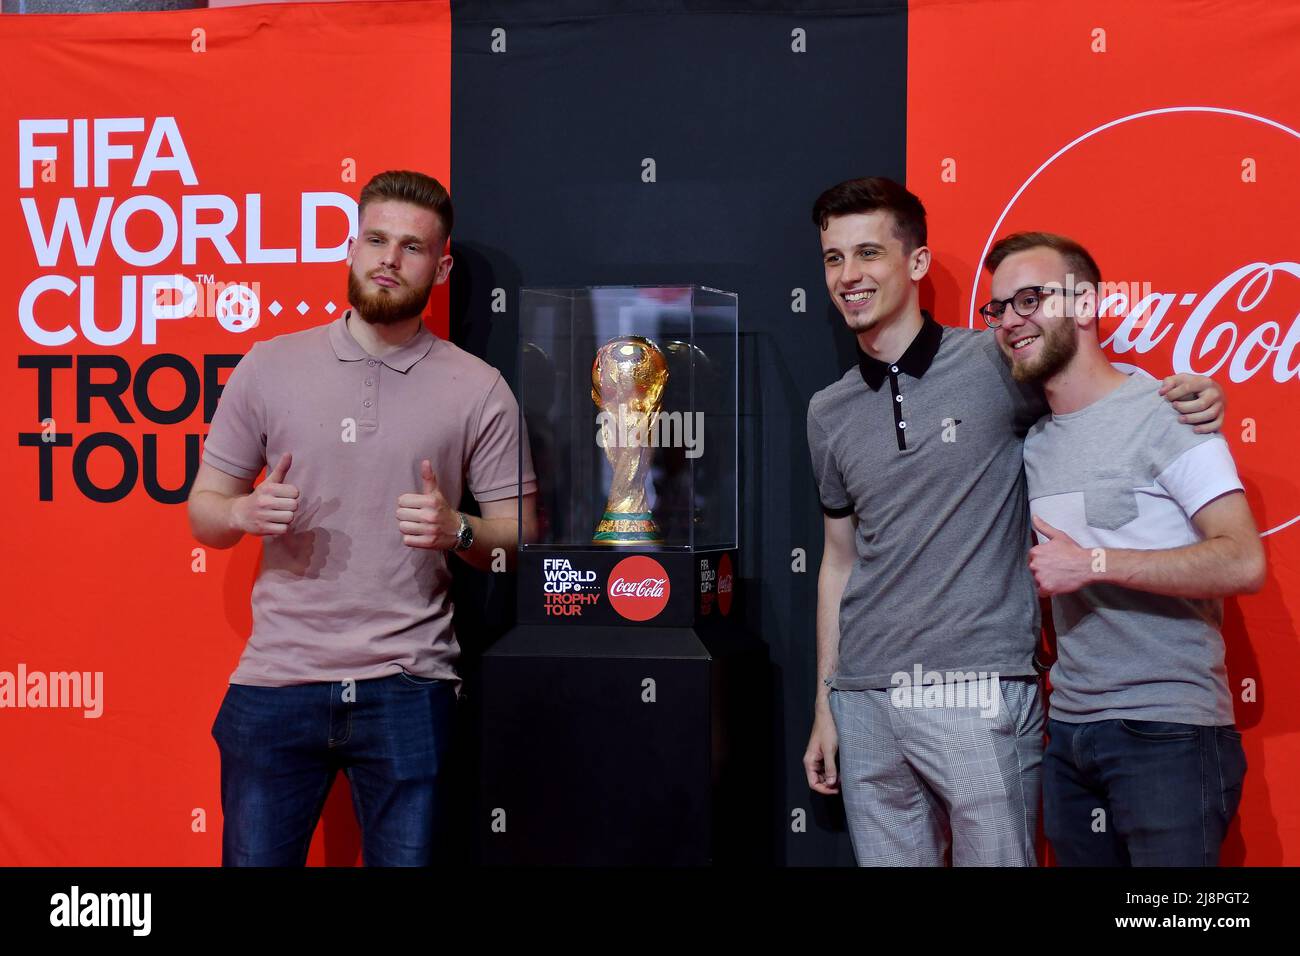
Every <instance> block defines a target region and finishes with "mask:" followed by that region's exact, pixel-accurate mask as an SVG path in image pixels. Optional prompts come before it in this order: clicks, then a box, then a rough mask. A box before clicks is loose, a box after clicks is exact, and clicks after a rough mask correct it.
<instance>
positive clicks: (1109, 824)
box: [1043, 720, 1246, 866]
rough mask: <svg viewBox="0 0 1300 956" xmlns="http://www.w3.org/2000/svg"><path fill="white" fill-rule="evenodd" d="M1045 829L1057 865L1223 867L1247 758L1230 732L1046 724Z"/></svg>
mask: <svg viewBox="0 0 1300 956" xmlns="http://www.w3.org/2000/svg"><path fill="white" fill-rule="evenodd" d="M1047 732H1048V735H1049V740H1048V743H1047V750H1046V751H1045V752H1044V754H1043V825H1044V831H1045V833H1046V835H1047V839H1048V840H1049V841H1050V842H1051V844H1052V849H1053V850H1055V852H1056V859H1057V862H1058V863H1059V864H1060V865H1061V866H1218V864H1219V848H1220V846H1221V845H1222V844H1223V838H1224V835H1225V834H1226V833H1227V831H1228V825H1229V824H1230V823H1231V822H1232V818H1233V817H1234V816H1235V815H1236V813H1237V805H1238V804H1239V803H1240V802H1241V782H1242V779H1243V778H1244V777H1245V775H1246V754H1245V751H1244V750H1243V749H1242V746H1241V734H1239V733H1238V732H1237V730H1236V729H1235V728H1234V727H1232V726H1230V725H1229V726H1222V727H1201V726H1197V725H1195V724H1176V723H1167V722H1164V721H1151V720H1099V721H1095V722H1092V723H1078V724H1070V723H1065V722H1064V721H1059V720H1048V722H1047Z"/></svg>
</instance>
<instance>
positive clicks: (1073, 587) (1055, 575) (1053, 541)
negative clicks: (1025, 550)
mask: <svg viewBox="0 0 1300 956" xmlns="http://www.w3.org/2000/svg"><path fill="white" fill-rule="evenodd" d="M1033 522H1034V530H1035V531H1037V532H1038V533H1039V535H1041V536H1042V537H1043V538H1046V539H1047V540H1046V541H1044V542H1043V543H1041V544H1036V545H1034V546H1033V547H1032V548H1030V549H1029V570H1030V571H1032V572H1033V574H1034V581H1035V583H1036V584H1037V585H1038V593H1039V595H1040V596H1041V597H1051V596H1052V595H1053V594H1069V593H1071V592H1073V591H1077V590H1079V588H1081V587H1085V586H1086V585H1088V584H1091V583H1093V575H1092V564H1093V561H1092V554H1091V552H1089V551H1086V550H1084V549H1083V548H1081V547H1080V546H1079V544H1078V542H1076V541H1075V540H1074V539H1073V538H1071V537H1070V536H1069V535H1068V534H1066V533H1065V532H1064V531H1061V530H1059V529H1057V528H1053V527H1052V526H1051V525H1050V524H1048V523H1047V522H1046V521H1044V520H1043V519H1042V518H1039V517H1038V516H1037V515H1035V516H1034V518H1033Z"/></svg>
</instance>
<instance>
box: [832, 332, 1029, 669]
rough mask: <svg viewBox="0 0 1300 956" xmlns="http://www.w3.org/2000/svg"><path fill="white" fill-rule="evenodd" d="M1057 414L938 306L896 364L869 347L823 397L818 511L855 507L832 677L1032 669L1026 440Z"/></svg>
mask: <svg viewBox="0 0 1300 956" xmlns="http://www.w3.org/2000/svg"><path fill="white" fill-rule="evenodd" d="M1046 411H1047V405H1046V403H1045V402H1044V401H1043V398H1042V392H1041V390H1039V389H1038V388H1037V387H1035V386H1027V385H1021V384H1018V383H1017V382H1016V381H1015V380H1014V379H1013V378H1012V377H1011V372H1010V369H1009V368H1008V366H1007V363H1006V360H1005V359H1004V358H1003V356H1002V353H1001V352H1000V351H999V349H998V346H997V342H996V340H995V337H994V335H993V333H991V332H982V331H981V332H974V331H971V330H968V329H958V328H953V327H951V326H942V325H939V324H938V323H937V322H935V321H934V319H932V318H931V317H930V316H929V315H928V314H926V315H925V324H924V325H923V326H922V328H921V331H920V332H919V333H917V336H916V338H915V339H914V340H913V341H912V343H911V344H910V345H909V346H908V348H907V350H906V351H905V352H904V353H903V355H902V356H901V357H900V358H899V360H898V361H897V362H895V363H894V364H892V365H886V364H884V363H883V362H880V361H877V360H876V359H873V358H872V357H870V356H868V355H866V354H865V353H864V352H862V351H861V349H859V350H858V364H857V365H856V366H855V367H854V368H851V369H850V370H849V371H848V372H846V373H845V375H844V377H843V378H841V379H840V380H839V381H837V382H835V383H834V384H832V385H829V386H827V387H826V388H824V389H822V390H821V391H819V392H818V393H817V394H815V395H814V396H813V397H812V400H811V401H810V402H809V404H808V445H809V448H810V450H811V452H812V464H813V473H814V476H815V478H816V481H817V488H818V491H819V494H820V497H821V504H822V508H823V510H824V511H825V512H826V513H827V514H830V515H832V516H837V517H838V516H845V515H850V514H856V515H857V518H858V528H857V536H856V546H857V555H858V557H857V561H856V562H855V564H854V567H853V571H852V573H851V574H850V576H849V580H848V583H847V584H846V586H845V588H844V597H843V599H842V601H841V604H840V618H839V620H840V648H839V667H838V669H837V670H836V672H835V674H834V676H833V677H832V679H831V686H832V687H835V688H837V689H839V690H862V689H866V688H880V687H890V686H892V685H893V684H894V681H893V679H892V678H893V675H894V674H896V673H899V672H906V673H907V674H908V676H909V678H910V677H912V675H913V674H914V672H915V669H916V668H917V667H918V666H919V667H920V669H921V671H922V672H923V673H928V672H939V673H941V674H945V675H946V674H947V673H948V672H957V671H961V672H970V671H987V672H993V671H996V672H997V673H998V674H999V675H1001V676H1003V677H1014V676H1026V675H1032V674H1034V673H1035V671H1034V667H1033V652H1034V649H1035V647H1036V646H1037V642H1038V640H1039V627H1040V617H1039V608H1038V597H1037V589H1036V588H1035V586H1034V581H1033V576H1032V575H1031V574H1030V572H1029V567H1028V560H1027V555H1028V551H1029V547H1030V541H1031V539H1030V525H1029V505H1028V501H1027V498H1026V493H1025V477H1024V468H1023V461H1022V442H1023V439H1024V435H1025V432H1026V431H1027V430H1028V428H1029V426H1030V425H1031V424H1032V423H1033V422H1034V421H1036V420H1037V419H1038V418H1039V417H1041V416H1042V415H1043V414H1045V413H1046Z"/></svg>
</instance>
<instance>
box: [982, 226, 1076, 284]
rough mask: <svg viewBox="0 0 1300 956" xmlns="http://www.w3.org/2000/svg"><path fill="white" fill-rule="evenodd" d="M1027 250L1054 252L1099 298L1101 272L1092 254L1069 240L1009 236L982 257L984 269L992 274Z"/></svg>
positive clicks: (1043, 235) (1050, 235)
mask: <svg viewBox="0 0 1300 956" xmlns="http://www.w3.org/2000/svg"><path fill="white" fill-rule="evenodd" d="M1029 249H1055V250H1056V251H1057V252H1058V253H1060V255H1061V258H1062V259H1064V260H1065V266H1066V268H1067V269H1069V271H1070V273H1071V274H1072V275H1074V276H1075V277H1076V278H1078V279H1082V280H1083V281H1084V282H1089V283H1091V284H1092V287H1093V289H1094V290H1096V291H1097V292H1098V295H1100V291H1101V289H1100V287H1101V270H1100V269H1098V268H1097V260H1096V259H1094V258H1093V257H1092V253H1090V252H1089V251H1088V250H1087V249H1085V248H1083V246H1082V245H1080V244H1079V243H1077V242H1075V241H1074V240H1073V239H1070V238H1068V237H1066V236H1058V235H1057V234H1056V233H1054V232H1013V233H1012V234H1011V235H1009V236H1006V237H1004V238H1002V239H999V240H998V241H997V242H996V243H994V244H993V248H992V249H990V250H989V254H988V255H987V256H985V257H984V268H985V269H988V270H989V272H994V271H996V270H997V267H998V266H1000V265H1002V262H1003V260H1005V259H1006V258H1007V257H1008V256H1013V255H1015V254H1016V253H1017V252H1025V251H1027V250H1029Z"/></svg>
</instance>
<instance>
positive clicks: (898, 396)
mask: <svg viewBox="0 0 1300 956" xmlns="http://www.w3.org/2000/svg"><path fill="white" fill-rule="evenodd" d="M889 391H890V392H892V393H893V396H894V426H895V427H894V435H895V437H896V438H897V439H898V450H899V451H906V450H907V439H906V438H905V437H904V436H903V432H904V431H905V430H906V429H907V422H905V421H904V420H903V395H902V393H901V392H900V391H899V390H898V366H897V365H891V366H889Z"/></svg>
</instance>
